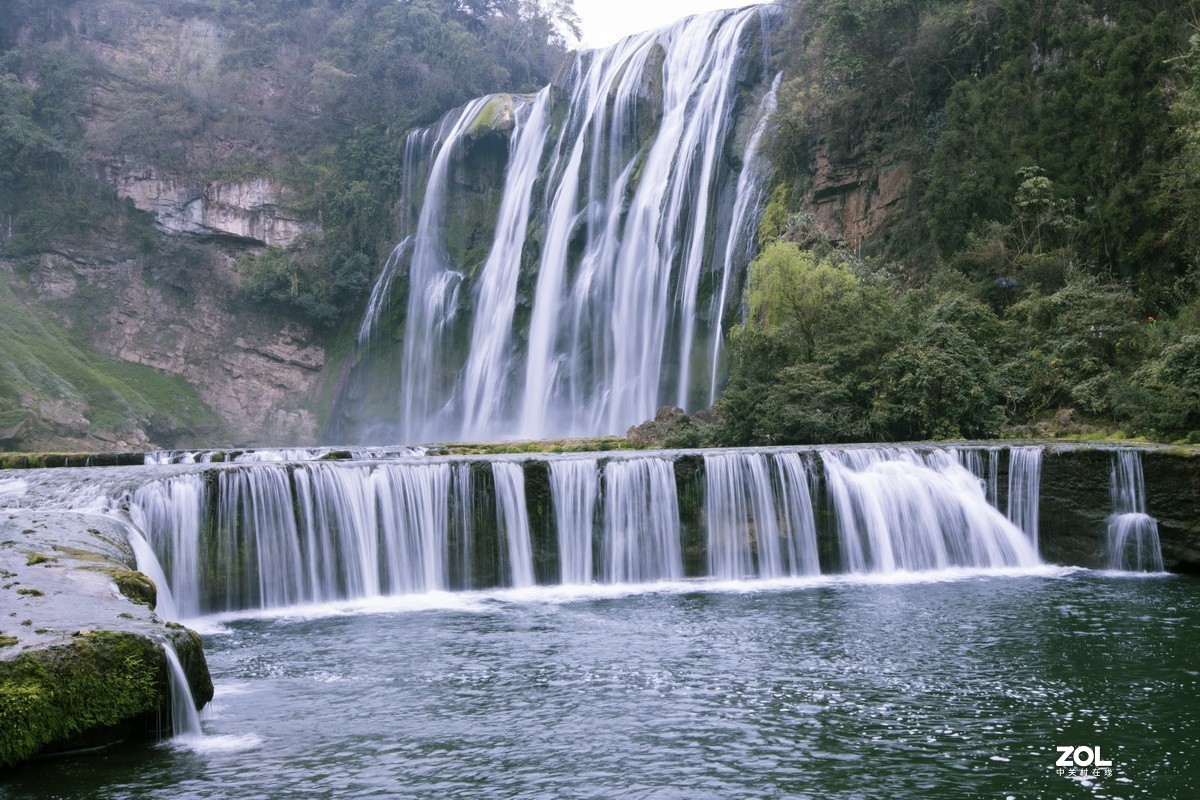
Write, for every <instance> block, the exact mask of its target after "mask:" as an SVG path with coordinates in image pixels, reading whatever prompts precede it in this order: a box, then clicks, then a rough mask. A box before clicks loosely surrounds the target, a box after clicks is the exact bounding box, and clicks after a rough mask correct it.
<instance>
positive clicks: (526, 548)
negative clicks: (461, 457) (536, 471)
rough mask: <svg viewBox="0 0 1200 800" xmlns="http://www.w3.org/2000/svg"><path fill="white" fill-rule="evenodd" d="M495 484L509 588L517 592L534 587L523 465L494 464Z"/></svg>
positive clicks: (497, 514) (498, 521)
mask: <svg viewBox="0 0 1200 800" xmlns="http://www.w3.org/2000/svg"><path fill="white" fill-rule="evenodd" d="M492 479H493V480H494V481H495V483H496V523H497V525H498V526H499V529H500V531H501V535H502V536H503V537H504V545H505V553H506V554H507V557H508V569H509V581H510V585H511V586H513V587H514V588H517V589H522V588H525V587H527V586H533V584H534V579H533V545H532V544H531V542H530V538H531V537H530V534H529V510H528V508H527V507H526V504H525V471H524V470H522V469H521V465H520V464H514V463H513V462H511V461H496V462H494V463H493V464H492Z"/></svg>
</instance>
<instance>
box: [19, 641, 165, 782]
mask: <svg viewBox="0 0 1200 800" xmlns="http://www.w3.org/2000/svg"><path fill="white" fill-rule="evenodd" d="M160 674H161V650H160V648H159V646H158V645H157V644H156V643H155V642H153V641H151V640H150V639H148V638H146V637H143V636H138V635H136V634H131V633H114V632H109V631H93V632H90V633H86V634H84V635H82V636H78V637H76V638H75V639H74V640H73V641H72V642H71V643H70V644H68V645H63V646H61V647H55V648H50V649H48V650H43V651H39V652H36V653H27V654H23V655H21V656H18V657H17V658H15V659H12V660H11V661H4V662H0V766H7V765H10V764H14V763H16V762H18V761H21V760H24V759H26V758H29V757H30V756H32V755H34V754H36V753H37V752H39V751H40V750H42V749H44V748H46V747H47V746H49V745H52V744H55V743H60V742H64V741H68V740H70V739H71V738H72V737H75V736H79V735H81V734H84V733H87V732H88V731H92V730H96V729H102V728H107V727H112V726H115V725H118V724H121V723H124V722H128V721H130V720H133V719H135V718H138V717H141V716H145V715H149V714H153V713H155V712H156V711H157V710H158V709H159V708H160V707H161V706H162V705H163V703H164V701H165V696H164V692H163V690H162V684H161V681H160Z"/></svg>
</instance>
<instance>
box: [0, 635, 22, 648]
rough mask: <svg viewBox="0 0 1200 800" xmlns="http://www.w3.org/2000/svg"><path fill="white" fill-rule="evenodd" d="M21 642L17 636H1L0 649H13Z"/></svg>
mask: <svg viewBox="0 0 1200 800" xmlns="http://www.w3.org/2000/svg"><path fill="white" fill-rule="evenodd" d="M19 641H20V639H18V638H17V637H15V636H0V647H12V646H13V645H15V644H16V643H17V642H19Z"/></svg>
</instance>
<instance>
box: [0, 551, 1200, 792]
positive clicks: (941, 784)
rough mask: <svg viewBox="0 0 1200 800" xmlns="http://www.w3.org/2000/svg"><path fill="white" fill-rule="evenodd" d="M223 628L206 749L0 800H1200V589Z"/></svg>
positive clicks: (821, 597)
mask: <svg viewBox="0 0 1200 800" xmlns="http://www.w3.org/2000/svg"><path fill="white" fill-rule="evenodd" d="M207 624H208V627H209V629H210V631H209V633H207V634H206V636H205V642H206V647H207V652H208V659H209V665H210V668H211V669H212V672H213V677H214V680H215V683H216V686H217V697H216V699H215V700H214V702H213V704H212V706H211V708H210V710H208V711H207V712H206V715H207V718H206V720H205V722H204V729H205V734H206V736H205V738H204V739H202V740H200V741H199V742H198V743H193V744H192V745H191V746H184V745H181V744H179V743H178V742H175V743H164V744H161V745H158V746H150V747H145V746H140V747H132V746H130V747H124V748H118V749H113V750H109V751H105V752H101V753H93V754H85V755H79V756H73V757H69V758H60V759H56V760H53V761H42V762H38V763H36V764H34V765H32V766H28V767H23V768H20V769H17V770H10V771H9V772H8V773H7V774H5V775H3V776H0V797H4V798H14V800H15V799H16V798H44V797H62V798H74V797H95V796H103V797H114V798H134V797H137V798H159V797H161V798H179V797H199V796H204V797H229V798H247V797H413V798H510V797H522V798H526V797H531V798H647V797H652V798H681V799H682V798H760V797H761V798H782V797H788V798H876V797H879V798H884V797H887V798H943V797H944V798H964V797H999V798H1007V797H1012V798H1040V797H1094V798H1154V799H1155V800H1158V799H1160V798H1192V797H1196V796H1200V795H1197V777H1198V776H1200V703H1198V702H1197V700H1196V698H1197V696H1198V695H1200V581H1195V580H1192V579H1185V578H1173V577H1126V576H1119V575H1113V574H1105V573H1095V572H1086V571H1067V570H1059V571H1053V570H1042V571H1039V572H1037V573H1036V574H1025V575H1011V574H1009V575H957V576H940V577H932V576H925V577H912V578H900V579H896V578H893V579H891V580H889V581H887V582H872V581H866V580H854V579H849V578H843V579H831V578H827V579H820V580H816V581H810V582H794V583H785V584H778V585H773V586H758V587H750V586H749V585H742V586H723V587H722V586H710V585H705V584H684V585H675V586H672V587H666V588H663V589H660V590H647V589H645V588H644V587H643V588H641V589H640V590H638V591H629V592H625V591H622V590H619V589H611V588H610V589H605V590H603V591H587V590H584V591H577V592H575V593H569V592H566V591H564V590H530V591H525V592H516V593H514V592H508V593H505V592H497V593H490V594H471V595H447V596H442V597H435V598H425V599H422V600H418V601H413V602H398V603H393V604H391V605H386V604H385V605H382V606H379V607H363V606H359V607H353V608H313V609H306V610H304V611H303V612H289V613H287V614H277V615H274V616H271V617H263V618H255V619H240V620H223V621H220V623H219V625H218V623H217V622H215V621H211V620H210V621H209V622H208V623H207ZM1059 746H1071V747H1072V748H1074V747H1089V748H1099V752H1100V756H1101V757H1102V758H1103V759H1105V760H1109V761H1111V762H1112V766H1111V775H1105V774H1103V771H1102V772H1101V774H1100V775H1099V777H1096V776H1095V775H1094V773H1095V768H1094V767H1092V768H1090V769H1089V770H1088V773H1089V774H1088V776H1087V777H1082V776H1080V775H1078V774H1077V773H1076V774H1072V773H1071V772H1070V770H1069V769H1067V768H1061V767H1058V766H1056V761H1057V760H1058V759H1059V752H1058V751H1057V749H1056V748H1057V747H1059ZM1059 769H1063V774H1061V775H1060V774H1059V773H1058V770H1059Z"/></svg>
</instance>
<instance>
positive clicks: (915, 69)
mask: <svg viewBox="0 0 1200 800" xmlns="http://www.w3.org/2000/svg"><path fill="white" fill-rule="evenodd" d="M791 11H792V15H793V20H792V24H791V26H790V27H789V29H788V31H787V33H786V34H785V37H784V38H785V41H784V42H782V43H779V44H777V47H778V48H779V52H780V60H781V62H782V64H781V66H782V67H783V69H784V71H785V76H786V77H787V80H786V82H785V84H784V89H783V91H782V93H781V106H780V108H781V112H780V115H779V129H778V132H777V135H776V137H775V141H774V143H773V148H774V149H773V153H774V158H775V163H776V165H777V187H776V191H775V192H774V194H773V196H772V197H773V199H772V203H771V205H770V206H769V207H768V213H767V214H766V215H765V216H764V221H763V225H762V228H761V233H760V238H761V241H762V242H763V243H764V245H765V249H764V250H763V252H762V254H761V255H760V257H759V258H758V260H757V261H756V262H755V263H754V264H753V265H752V266H751V272H750V306H751V312H752V313H751V317H750V319H749V320H748V321H747V323H746V324H745V325H744V326H743V327H742V328H740V329H738V330H736V331H735V335H734V342H733V345H732V348H731V355H730V360H731V371H730V383H729V388H728V389H727V391H726V393H725V395H724V397H723V399H722V401H721V404H720V407H721V411H722V412H723V414H722V416H723V419H724V423H723V427H722V428H721V429H720V431H719V433H718V432H715V431H710V432H709V433H708V434H707V435H708V436H709V438H710V439H713V440H715V441H721V442H726V443H733V442H785V441H802V442H816V441H831V440H832V441H845V440H864V439H912V438H925V437H958V436H990V435H996V434H998V433H1001V432H1010V433H1041V434H1045V433H1048V432H1062V431H1068V432H1069V431H1071V430H1076V431H1083V430H1086V429H1088V428H1102V429H1107V430H1109V431H1114V430H1121V431H1124V432H1126V433H1138V434H1144V435H1150V436H1161V437H1168V438H1172V439H1181V438H1190V439H1196V438H1197V437H1200V413H1198V412H1197V400H1198V399H1200V393H1198V389H1200V371H1198V370H1200V360H1198V359H1197V356H1196V354H1197V352H1198V350H1200V346H1198V345H1197V344H1196V342H1197V334H1200V299H1198V297H1197V290H1198V289H1200V183H1198V182H1197V178H1196V175H1197V174H1200V35H1197V32H1198V31H1200V28H1198V27H1197V18H1196V8H1195V6H1194V5H1193V4H1190V3H1185V2H1175V1H1174V0H1161V1H1160V2H1131V1H1130V0H1125V1H1123V2H1122V1H1119V0H1118V1H1115V2H1106V1H1104V0H1049V1H1048V2H1040V3H1038V2H1028V1H1027V0H972V2H968V3H961V2H947V1H946V0H869V1H868V2H852V1H851V0H802V1H801V2H797V3H794V4H792V7H791ZM1189 39H1190V41H1189ZM818 157H820V158H824V159H828V160H830V161H834V162H837V163H841V164H850V165H852V166H853V167H854V168H855V169H857V170H860V171H863V172H867V173H870V172H871V171H872V170H879V169H882V168H884V167H891V166H894V165H896V164H904V165H906V166H907V167H908V170H909V172H910V173H911V175H912V176H913V177H912V179H911V186H909V187H908V189H909V191H908V198H909V202H908V203H907V205H905V206H904V207H903V208H902V209H900V210H899V211H898V212H896V213H892V214H891V216H889V217H888V218H887V219H884V220H882V222H881V224H880V225H879V229H878V232H877V233H876V234H875V235H873V236H871V237H869V238H866V239H863V240H862V241H855V242H841V241H834V240H830V238H829V237H828V236H827V235H825V234H824V233H823V231H822V230H821V228H820V225H819V224H817V223H816V221H815V220H814V218H813V217H812V216H811V209H812V207H813V205H812V204H813V203H814V202H816V201H815V200H814V197H815V193H816V192H820V191H822V190H826V189H827V187H822V186H815V187H814V186H813V185H812V176H813V175H814V174H815V173H816V161H817V159H818ZM781 271H782V272H787V273H788V274H789V275H790V277H788V278H787V279H786V280H780V279H779V278H778V276H779V274H780V273H781ZM831 286H839V287H843V290H842V291H839V292H838V293H837V294H836V296H831V295H830V287H831Z"/></svg>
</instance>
